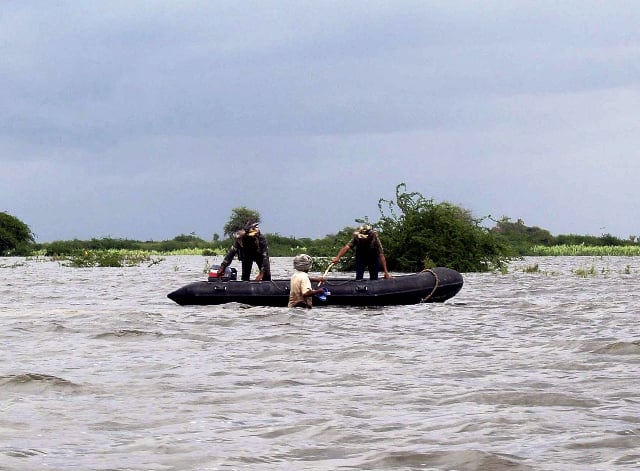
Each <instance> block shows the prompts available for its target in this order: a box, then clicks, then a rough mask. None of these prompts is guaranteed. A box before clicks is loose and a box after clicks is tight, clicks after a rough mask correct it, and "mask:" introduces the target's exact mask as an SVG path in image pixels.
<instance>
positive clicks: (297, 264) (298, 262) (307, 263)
mask: <svg viewBox="0 0 640 471" xmlns="http://www.w3.org/2000/svg"><path fill="white" fill-rule="evenodd" d="M312 263H313V260H312V259H311V257H310V256H309V255H307V254H306V253H303V254H300V255H296V256H295V257H294V258H293V268H295V269H296V270H298V271H305V272H306V271H309V269H310V268H311V264H312Z"/></svg>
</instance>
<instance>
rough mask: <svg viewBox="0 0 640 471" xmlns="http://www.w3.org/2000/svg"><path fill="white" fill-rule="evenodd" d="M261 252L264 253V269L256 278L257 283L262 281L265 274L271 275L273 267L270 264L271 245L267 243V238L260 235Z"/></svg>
mask: <svg viewBox="0 0 640 471" xmlns="http://www.w3.org/2000/svg"><path fill="white" fill-rule="evenodd" d="M259 237H260V241H259V244H260V251H261V252H262V268H261V269H260V273H258V275H257V276H256V281H262V278H263V277H264V274H265V272H266V273H271V265H270V262H269V244H268V243H267V238H266V237H265V236H263V235H262V234H260V236H259Z"/></svg>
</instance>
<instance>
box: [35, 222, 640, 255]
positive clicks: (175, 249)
mask: <svg viewBox="0 0 640 471" xmlns="http://www.w3.org/2000/svg"><path fill="white" fill-rule="evenodd" d="M352 230H353V228H348V227H347V228H344V229H343V230H342V231H340V232H338V233H337V234H332V235H327V236H325V237H323V238H321V239H311V238H296V237H285V236H282V235H280V234H270V233H267V234H266V236H267V239H268V241H269V253H270V255H271V256H272V257H292V256H295V255H297V254H299V253H303V252H304V253H308V254H310V255H312V256H315V257H324V258H329V257H333V256H335V255H336V254H337V253H338V251H339V250H340V248H341V247H342V246H343V245H344V244H345V243H346V242H348V241H349V239H350V238H351V232H352ZM489 232H491V233H492V234H493V235H494V236H496V237H497V238H498V239H499V240H501V241H502V242H503V243H504V244H505V245H506V246H507V247H508V248H509V255H510V256H512V257H520V256H536V255H581V254H587V253H598V254H602V253H612V254H613V253H617V254H620V255H640V243H638V242H639V241H638V239H636V238H635V237H630V238H629V239H619V238H617V237H614V236H612V235H611V234H603V235H601V236H592V235H578V234H561V235H558V236H553V235H551V233H550V232H549V231H547V230H545V229H541V228H539V227H529V226H526V225H525V224H524V222H522V221H521V220H519V221H517V222H510V221H509V220H507V219H503V220H501V221H498V222H497V223H496V225H495V226H494V227H492V228H490V229H489ZM381 238H382V240H383V242H384V234H381ZM231 244H232V240H231V239H222V240H215V241H207V240H204V239H202V238H200V237H198V236H197V235H195V234H180V235H178V236H176V237H174V238H173V239H171V240H162V241H139V240H132V239H119V238H111V237H103V238H93V239H90V240H78V239H73V240H59V241H54V242H46V243H36V244H33V246H32V249H33V252H32V253H37V254H41V255H46V256H57V257H64V256H69V255H73V254H76V253H78V252H80V251H83V250H93V251H95V250H114V249H115V250H131V251H144V252H149V253H152V254H171V253H179V252H185V251H189V252H191V253H192V252H193V251H197V252H199V253H201V254H202V255H205V256H206V255H210V256H213V255H224V254H226V252H227V250H228V249H229V247H230V246H231ZM576 247H586V248H589V247H593V248H598V249H597V250H588V249H580V250H578V249H576ZM603 247H606V248H609V252H606V251H603V250H602V248H603ZM614 247H618V248H620V249H619V250H616V249H613V248H614Z"/></svg>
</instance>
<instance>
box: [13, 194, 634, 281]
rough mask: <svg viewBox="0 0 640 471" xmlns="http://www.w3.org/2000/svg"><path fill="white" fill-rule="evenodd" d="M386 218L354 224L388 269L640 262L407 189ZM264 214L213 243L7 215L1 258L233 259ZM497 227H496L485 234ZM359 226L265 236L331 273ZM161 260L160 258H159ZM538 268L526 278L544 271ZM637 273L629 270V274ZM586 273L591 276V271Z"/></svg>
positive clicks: (238, 211)
mask: <svg viewBox="0 0 640 471" xmlns="http://www.w3.org/2000/svg"><path fill="white" fill-rule="evenodd" d="M378 208H379V211H380V219H379V220H378V221H377V222H372V221H369V219H368V217H365V218H360V219H354V222H356V223H357V224H358V225H359V224H362V223H368V224H371V225H373V226H374V228H375V229H376V230H377V231H378V233H379V234H380V239H381V241H382V243H383V245H384V248H385V255H386V258H387V264H388V266H389V269H390V270H392V271H398V272H414V271H420V270H422V269H425V268H431V267H433V266H447V267H451V268H454V269H456V270H458V271H461V272H482V271H490V270H497V271H499V272H500V273H506V272H507V262H509V261H510V260H513V259H516V258H521V257H523V256H542V255H544V256H563V255H569V256H576V255H585V256H615V255H622V256H640V239H638V238H637V237H636V236H629V238H628V240H622V239H618V238H616V237H613V236H612V235H610V234H604V235H602V236H600V237H595V236H588V235H587V236H580V235H575V234H569V235H558V236H553V235H552V234H551V233H550V232H549V231H547V230H545V229H542V228H539V227H528V226H526V225H525V224H524V221H523V220H521V219H518V220H517V221H516V222H512V221H511V220H510V219H509V218H508V217H503V218H502V219H500V220H498V221H496V220H494V219H492V218H491V217H490V216H486V217H482V218H475V217H473V215H472V214H471V212H470V211H469V210H467V209H464V208H461V207H459V206H456V205H453V204H451V203H448V202H436V201H434V200H433V199H428V198H425V197H424V196H423V195H422V194H420V193H418V192H408V191H407V190H406V185H405V184H404V183H401V184H399V185H397V186H396V194H395V199H394V200H385V199H379V200H378ZM260 220H261V218H260V213H259V212H258V211H255V210H252V209H249V208H246V207H244V206H242V207H238V208H234V209H233V210H232V213H231V216H230V218H229V220H228V221H227V222H226V223H225V224H224V228H223V233H224V236H225V238H224V239H220V236H219V235H218V234H216V233H214V234H213V237H212V239H211V240H209V241H207V240H204V239H202V238H200V237H198V236H197V235H196V234H195V233H191V234H180V235H178V236H176V237H174V238H173V239H171V240H163V241H138V240H130V239H117V238H111V237H105V238H93V239H90V240H85V241H83V240H78V239H73V240H58V241H54V242H49V243H36V242H35V237H34V235H33V233H32V232H31V229H30V228H29V226H27V225H26V224H25V223H23V222H22V221H20V220H19V219H18V218H16V217H14V216H11V215H9V214H7V213H6V212H3V213H0V256H7V255H8V256H13V255H22V256H29V255H39V256H47V257H52V258H54V259H57V260H61V261H62V263H63V264H65V265H67V266H73V267H94V266H123V267H126V266H131V265H139V264H141V263H148V264H151V265H152V264H154V263H158V261H159V260H161V259H159V258H158V256H163V255H203V256H221V255H224V254H225V253H227V250H228V249H229V247H230V246H231V244H232V237H233V236H234V234H235V232H236V231H237V230H238V229H240V228H242V227H244V226H245V224H246V223H247V222H249V221H256V222H260ZM486 222H493V223H494V224H495V225H494V226H493V227H486ZM354 230H355V227H344V228H343V229H341V230H339V231H338V232H336V233H334V234H328V235H326V236H325V237H323V238H321V239H310V238H296V237H285V236H282V235H280V234H278V233H266V234H265V235H266V236H267V239H268V241H269V250H270V255H271V256H272V257H287V256H289V257H290V256H294V255H297V254H299V253H308V254H309V255H311V256H313V257H314V267H313V268H314V270H324V269H325V268H326V267H327V266H328V264H329V261H330V260H331V259H332V258H333V257H334V256H335V255H336V254H337V253H338V251H339V250H340V248H341V247H343V246H344V245H345V244H346V243H347V242H348V241H349V240H350V239H351V237H352V234H353V231H354ZM154 256H155V257H156V258H153V257H154ZM353 265H354V260H353V253H352V252H351V251H350V252H348V253H347V255H346V256H344V257H342V259H341V260H340V266H338V267H336V269H337V270H341V269H342V270H352V269H353ZM538 270H539V269H538V268H537V264H536V265H534V266H532V267H528V268H527V269H526V270H525V271H526V272H527V273H536V272H538ZM629 271H630V269H629ZM584 272H585V273H586V274H590V273H588V272H589V270H584Z"/></svg>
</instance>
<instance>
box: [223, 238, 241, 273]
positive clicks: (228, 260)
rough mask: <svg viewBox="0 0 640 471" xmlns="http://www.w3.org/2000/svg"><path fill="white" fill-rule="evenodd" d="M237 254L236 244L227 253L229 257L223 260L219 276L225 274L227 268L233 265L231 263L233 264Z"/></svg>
mask: <svg viewBox="0 0 640 471" xmlns="http://www.w3.org/2000/svg"><path fill="white" fill-rule="evenodd" d="M237 252H238V247H236V244H235V243H234V244H233V245H232V246H231V248H230V249H229V252H227V255H226V256H225V257H224V260H222V262H221V263H220V267H219V268H218V275H222V274H224V270H225V268H227V267H228V266H229V265H231V262H233V257H235V256H236V253H237Z"/></svg>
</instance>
